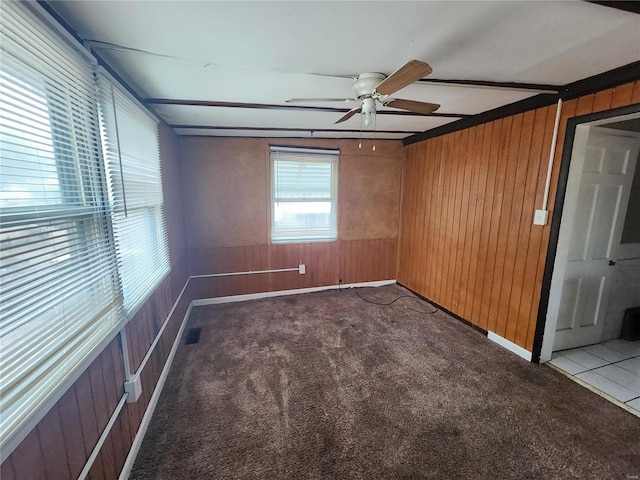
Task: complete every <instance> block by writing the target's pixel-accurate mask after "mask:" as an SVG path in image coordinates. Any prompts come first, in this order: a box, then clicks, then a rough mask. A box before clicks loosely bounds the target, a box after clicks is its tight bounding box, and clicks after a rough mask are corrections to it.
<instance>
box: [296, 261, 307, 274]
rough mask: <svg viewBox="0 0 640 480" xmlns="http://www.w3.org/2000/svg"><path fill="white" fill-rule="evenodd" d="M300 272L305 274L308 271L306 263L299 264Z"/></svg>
mask: <svg viewBox="0 0 640 480" xmlns="http://www.w3.org/2000/svg"><path fill="white" fill-rule="evenodd" d="M298 272H299V273H300V275H304V274H305V273H307V266H306V265H305V264H304V263H301V264H300V265H298Z"/></svg>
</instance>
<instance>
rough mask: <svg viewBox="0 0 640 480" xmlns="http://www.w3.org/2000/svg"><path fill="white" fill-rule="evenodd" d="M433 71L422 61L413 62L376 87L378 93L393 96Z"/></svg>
mask: <svg viewBox="0 0 640 480" xmlns="http://www.w3.org/2000/svg"><path fill="white" fill-rule="evenodd" d="M432 71H433V69H432V68H431V67H430V66H429V64H427V63H425V62H421V61H420V60H411V61H410V62H408V63H407V64H406V65H404V66H403V67H400V68H399V69H398V70H396V71H395V72H393V73H392V74H391V75H389V76H388V77H387V78H385V79H384V80H383V81H382V82H380V83H379V84H378V86H377V87H376V92H377V93H379V94H380V95H391V94H392V93H394V92H397V91H398V90H400V89H401V88H404V87H406V86H407V85H409V84H411V83H413V82H415V81H417V80H420V79H421V78H422V77H426V76H427V75H429V74H430V73H431V72H432Z"/></svg>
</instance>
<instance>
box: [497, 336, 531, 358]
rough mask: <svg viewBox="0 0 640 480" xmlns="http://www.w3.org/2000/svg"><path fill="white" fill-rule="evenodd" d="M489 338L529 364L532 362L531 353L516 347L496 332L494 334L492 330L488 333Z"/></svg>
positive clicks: (518, 346)
mask: <svg viewBox="0 0 640 480" xmlns="http://www.w3.org/2000/svg"><path fill="white" fill-rule="evenodd" d="M487 338H488V339H489V340H491V341H493V342H495V343H497V344H498V345H500V346H501V347H503V348H506V349H507V350H510V351H511V352H513V353H515V354H516V355H518V356H519V357H522V358H524V359H525V360H526V361H527V362H530V361H531V352H530V351H529V350H526V349H524V348H522V347H521V346H520V345H516V344H515V343H513V342H511V341H509V340H507V339H506V338H504V337H501V336H500V335H498V334H497V333H495V332H492V331H491V330H489V331H488V332H487Z"/></svg>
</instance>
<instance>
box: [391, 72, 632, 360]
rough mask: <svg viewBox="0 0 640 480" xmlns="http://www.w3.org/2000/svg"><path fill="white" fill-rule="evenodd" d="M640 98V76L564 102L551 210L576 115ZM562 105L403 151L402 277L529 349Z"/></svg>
mask: <svg viewBox="0 0 640 480" xmlns="http://www.w3.org/2000/svg"><path fill="white" fill-rule="evenodd" d="M638 102H640V82H635V83H630V84H625V85H622V86H620V87H616V88H612V89H608V90H603V91H600V92H597V93H595V94H591V95H586V96H583V97H580V98H578V99H573V100H570V101H567V102H565V103H564V105H563V107H562V114H561V121H560V129H559V135H558V141H557V149H556V154H555V159H554V168H553V174H552V177H551V191H550V196H549V207H548V208H549V209H550V210H551V212H550V217H551V216H552V215H553V204H554V203H553V202H554V200H555V195H556V188H557V184H558V175H559V170H560V159H561V156H562V147H563V143H564V133H565V130H566V124H567V120H568V119H569V118H572V117H575V116H579V115H585V114H588V113H593V112H598V111H604V110H609V109H612V108H617V107H621V106H626V105H630V104H633V103H638ZM555 113H556V107H555V106H551V107H545V108H540V109H537V110H531V111H528V112H525V113H522V114H518V115H514V116H511V117H507V118H503V119H500V120H496V121H493V122H489V123H485V124H482V125H478V126H475V127H472V128H468V129H465V130H461V131H458V132H454V133H450V134H447V135H443V136H440V137H436V138H433V139H429V140H426V141H424V142H420V143H416V144H413V145H409V146H407V147H406V148H405V165H404V172H403V187H402V188H403V195H402V203H401V215H400V240H399V252H398V274H397V279H398V281H399V282H400V283H402V284H404V285H406V286H407V287H409V288H410V289H412V290H414V291H416V292H418V293H420V294H421V295H424V296H425V297H427V298H429V299H431V300H433V301H434V302H436V303H438V304H440V305H442V306H443V307H445V308H446V309H448V310H450V311H451V312H453V313H455V314H457V315H459V316H461V317H462V318H464V319H465V320H468V321H469V322H471V323H472V324H474V325H477V326H479V327H480V328H482V329H485V330H491V331H494V332H496V333H497V334H498V335H500V336H502V337H504V338H506V339H508V340H510V341H512V342H514V343H516V344H517V345H519V346H521V347H524V348H526V349H527V350H529V351H531V350H532V348H533V337H534V332H535V326H536V319H537V314H538V304H539V301H540V295H541V286H542V277H543V273H544V268H545V258H546V253H547V247H548V243H549V231H550V223H549V224H547V225H546V226H544V227H542V226H535V225H533V214H534V210H535V209H537V208H541V204H542V198H543V192H544V185H545V180H546V173H547V167H548V158H549V153H550V148H551V137H552V134H553V125H554V120H555Z"/></svg>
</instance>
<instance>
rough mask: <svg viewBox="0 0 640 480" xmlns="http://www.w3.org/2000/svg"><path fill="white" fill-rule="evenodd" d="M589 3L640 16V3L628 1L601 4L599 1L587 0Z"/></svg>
mask: <svg viewBox="0 0 640 480" xmlns="http://www.w3.org/2000/svg"><path fill="white" fill-rule="evenodd" d="M586 1H587V2H588V3H595V4H596V5H602V6H603V7H609V8H615V9H616V10H622V11H625V12H631V13H638V14H640V2H637V1H626V2H601V1H598V0H586Z"/></svg>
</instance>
